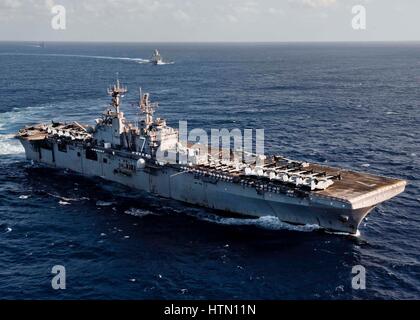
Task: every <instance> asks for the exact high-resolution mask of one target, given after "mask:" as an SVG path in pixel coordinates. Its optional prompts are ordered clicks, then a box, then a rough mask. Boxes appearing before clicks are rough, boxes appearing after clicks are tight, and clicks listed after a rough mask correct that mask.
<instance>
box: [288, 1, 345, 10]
mask: <svg viewBox="0 0 420 320" xmlns="http://www.w3.org/2000/svg"><path fill="white" fill-rule="evenodd" d="M289 2H291V3H297V4H300V5H303V6H306V7H311V8H320V7H321V8H322V7H323V8H326V7H331V6H334V5H336V4H337V0H289Z"/></svg>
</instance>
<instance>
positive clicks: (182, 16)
mask: <svg viewBox="0 0 420 320" xmlns="http://www.w3.org/2000/svg"><path fill="white" fill-rule="evenodd" d="M172 16H173V17H174V18H175V20H178V21H181V22H188V21H190V20H191V17H190V16H189V15H188V14H187V13H186V12H185V11H183V10H181V9H178V10H176V11H174V12H173V14H172Z"/></svg>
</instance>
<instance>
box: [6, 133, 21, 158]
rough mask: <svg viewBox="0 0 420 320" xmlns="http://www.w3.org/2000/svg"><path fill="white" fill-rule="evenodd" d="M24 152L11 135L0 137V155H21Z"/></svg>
mask: <svg viewBox="0 0 420 320" xmlns="http://www.w3.org/2000/svg"><path fill="white" fill-rule="evenodd" d="M24 152H25V149H23V147H22V145H21V144H20V142H19V140H17V139H15V138H14V135H13V134H5V135H0V155H10V154H23V153H24Z"/></svg>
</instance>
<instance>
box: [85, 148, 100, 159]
mask: <svg viewBox="0 0 420 320" xmlns="http://www.w3.org/2000/svg"><path fill="white" fill-rule="evenodd" d="M86 159H88V160H93V161H98V154H97V153H96V151H93V150H92V149H86Z"/></svg>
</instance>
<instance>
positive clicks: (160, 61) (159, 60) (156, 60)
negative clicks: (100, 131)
mask: <svg viewBox="0 0 420 320" xmlns="http://www.w3.org/2000/svg"><path fill="white" fill-rule="evenodd" d="M150 61H151V62H152V63H153V64H154V65H161V64H165V62H164V61H163V59H162V56H161V55H160V53H159V51H158V49H155V51H154V52H153V56H152V59H151V60H150Z"/></svg>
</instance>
